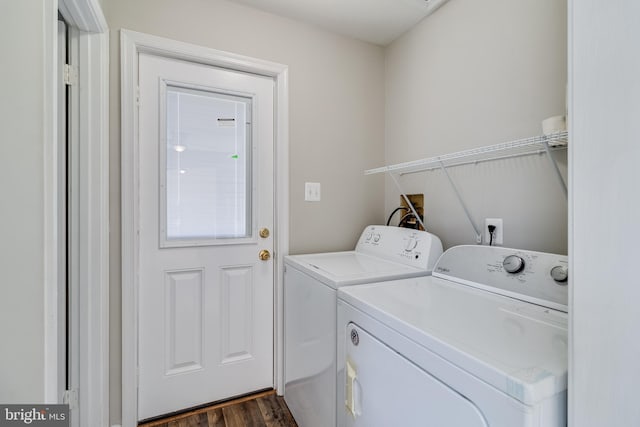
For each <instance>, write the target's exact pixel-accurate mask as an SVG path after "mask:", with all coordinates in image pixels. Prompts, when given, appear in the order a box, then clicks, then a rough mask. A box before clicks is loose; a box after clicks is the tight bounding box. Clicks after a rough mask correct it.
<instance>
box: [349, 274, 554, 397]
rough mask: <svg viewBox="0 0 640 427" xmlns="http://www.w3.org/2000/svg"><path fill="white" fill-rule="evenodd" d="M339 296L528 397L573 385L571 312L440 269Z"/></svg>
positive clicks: (497, 384)
mask: <svg viewBox="0 0 640 427" xmlns="http://www.w3.org/2000/svg"><path fill="white" fill-rule="evenodd" d="M338 296H339V298H341V299H342V300H344V301H346V302H347V303H349V304H351V305H353V306H355V307H356V308H358V309H360V310H362V311H364V312H365V313H367V314H369V315H370V316H372V317H374V318H375V319H377V320H379V321H381V322H383V323H384V324H386V325H387V326H389V327H391V328H392V329H394V330H396V331H397V332H399V333H400V334H402V335H405V336H406V337H408V338H410V339H412V340H413V341H415V342H417V343H418V344H420V345H422V346H423V347H426V348H428V349H429V350H431V351H433V352H434V353H436V354H438V355H440V356H441V357H442V358H444V359H446V360H448V361H450V362H451V363H453V364H455V365H457V366H458V367H460V368H462V369H464V370H466V371H468V372H469V373H471V374H473V375H475V376H476V377H478V378H480V379H482V380H483V381H485V382H487V383H489V384H491V385H492V386H494V387H496V388H498V389H499V390H501V391H503V392H504V393H507V394H508V395H510V396H512V397H514V398H516V399H518V400H520V401H521V402H523V403H526V404H530V405H531V404H534V403H537V402H539V401H541V400H544V399H546V398H548V397H550V396H552V395H554V394H556V393H559V392H562V391H564V390H566V389H567V315H566V313H563V312H560V311H556V310H552V309H549V308H545V307H541V306H538V305H535V304H530V303H526V302H522V301H518V300H514V299H512V298H508V297H504V296H501V295H496V294H492V293H488V292H485V291H482V290H478V289H474V288H471V287H468V286H465V285H459V284H456V283H453V282H450V281H447V280H444V279H439V278H435V277H421V278H414V279H406V280H399V281H392V282H385V283H378V284H372V285H362V286H355V287H349V288H345V289H341V290H339V292H338ZM370 332H371V333H373V334H374V335H375V331H370ZM424 368H426V369H429V367H424ZM432 374H433V375H435V376H438V373H437V372H432Z"/></svg>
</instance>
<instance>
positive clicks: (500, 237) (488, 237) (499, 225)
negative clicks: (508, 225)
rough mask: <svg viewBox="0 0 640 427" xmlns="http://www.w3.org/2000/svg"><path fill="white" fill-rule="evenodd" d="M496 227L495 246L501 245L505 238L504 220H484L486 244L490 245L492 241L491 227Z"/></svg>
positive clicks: (494, 234) (494, 233)
mask: <svg viewBox="0 0 640 427" xmlns="http://www.w3.org/2000/svg"><path fill="white" fill-rule="evenodd" d="M490 225H495V226H496V229H495V231H494V232H493V244H494V245H501V244H502V241H503V237H504V229H503V227H502V218H485V220H484V243H485V244H487V245H488V244H489V242H490V241H491V235H490V234H489V226H490Z"/></svg>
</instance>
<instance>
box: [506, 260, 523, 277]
mask: <svg viewBox="0 0 640 427" xmlns="http://www.w3.org/2000/svg"><path fill="white" fill-rule="evenodd" d="M502 266H503V267H504V269H505V270H507V272H508V273H513V274H515V273H520V272H521V271H522V270H524V260H523V259H522V258H521V257H519V256H518V255H509V256H508V257H506V258H505V259H504V261H502Z"/></svg>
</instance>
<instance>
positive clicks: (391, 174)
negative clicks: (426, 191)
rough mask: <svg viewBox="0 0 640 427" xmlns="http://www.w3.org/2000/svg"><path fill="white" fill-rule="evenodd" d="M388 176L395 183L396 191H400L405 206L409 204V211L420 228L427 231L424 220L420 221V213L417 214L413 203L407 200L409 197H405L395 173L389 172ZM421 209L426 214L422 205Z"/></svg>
mask: <svg viewBox="0 0 640 427" xmlns="http://www.w3.org/2000/svg"><path fill="white" fill-rule="evenodd" d="M389 176H390V177H391V180H392V181H393V183H394V184H395V185H396V188H397V189H398V191H399V192H400V195H401V196H402V198H403V199H404V201H405V202H406V203H407V206H409V209H411V213H412V214H413V215H414V216H415V217H416V219H417V220H418V223H419V224H420V225H421V226H422V229H423V230H424V231H427V227H425V225H424V222H422V220H421V219H420V215H418V212H416V209H415V208H414V207H413V203H411V202H410V201H409V198H408V197H407V194H406V193H405V192H404V190H403V189H402V186H401V185H400V183H399V182H398V179H397V178H396V176H395V174H393V173H390V174H389ZM422 211H423V212H424V213H425V215H426V211H427V210H426V209H425V207H424V206H423V207H422Z"/></svg>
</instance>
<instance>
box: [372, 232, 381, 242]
mask: <svg viewBox="0 0 640 427" xmlns="http://www.w3.org/2000/svg"><path fill="white" fill-rule="evenodd" d="M373 241H374V242H379V241H380V235H379V234H376V235H375V236H373Z"/></svg>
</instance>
